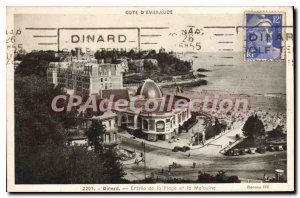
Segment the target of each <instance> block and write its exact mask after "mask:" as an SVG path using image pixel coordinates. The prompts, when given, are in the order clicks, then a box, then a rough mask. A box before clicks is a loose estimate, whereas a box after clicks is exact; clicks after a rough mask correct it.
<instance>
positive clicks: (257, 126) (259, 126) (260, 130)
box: [242, 115, 265, 139]
mask: <svg viewBox="0 0 300 198" xmlns="http://www.w3.org/2000/svg"><path fill="white" fill-rule="evenodd" d="M242 131H243V134H244V136H246V137H248V138H252V139H253V138H257V137H261V136H263V135H264V134H265V128H264V124H263V123H262V121H261V120H260V119H259V118H258V116H257V115H252V116H250V117H249V118H248V119H247V121H246V123H245V125H244V126H243V129H242Z"/></svg>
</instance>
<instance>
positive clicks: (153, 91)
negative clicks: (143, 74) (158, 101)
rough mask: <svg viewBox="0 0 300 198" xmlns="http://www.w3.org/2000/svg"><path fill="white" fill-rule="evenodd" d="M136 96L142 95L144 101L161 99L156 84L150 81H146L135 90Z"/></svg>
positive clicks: (161, 95) (161, 94) (160, 93)
mask: <svg viewBox="0 0 300 198" xmlns="http://www.w3.org/2000/svg"><path fill="white" fill-rule="evenodd" d="M136 95H137V96H138V95H142V96H144V97H145V98H146V99H154V98H162V97H163V93H162V91H161V89H160V88H159V87H158V86H157V84H156V83H155V82H154V81H153V80H151V79H147V80H145V81H144V83H143V84H142V85H140V86H139V88H138V89H137V92H136Z"/></svg>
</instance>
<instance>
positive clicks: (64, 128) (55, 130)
mask: <svg viewBox="0 0 300 198" xmlns="http://www.w3.org/2000/svg"><path fill="white" fill-rule="evenodd" d="M248 10H254V11H255V12H254V11H253V12H248ZM265 10H268V12H265ZM245 13H247V14H245ZM283 13H284V14H283ZM245 18H246V19H245ZM293 27H294V26H293V8H292V7H253V8H251V7H247V8H245V7H7V27H6V28H7V29H6V45H7V53H6V55H7V119H6V120H7V189H8V191H10V192H21V191H22V192H49V191H51V192H58V191H59V192H62V191H65V192H229V191H230V192H245V191H249V192H257V191H263V192H273V191H288V192H293V191H294V190H295V189H294V184H295V175H294V173H295V167H294V162H295V159H294V149H295V147H294V81H293V79H294V70H293V67H294V60H293V58H294V50H293V46H294V42H293V41H294V40H293V34H294V29H293ZM245 35H246V38H245ZM245 40H246V44H245ZM245 48H246V53H245ZM245 60H247V61H245ZM262 60H266V61H262ZM280 60H285V61H280Z"/></svg>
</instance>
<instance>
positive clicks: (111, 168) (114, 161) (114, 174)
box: [103, 148, 125, 183]
mask: <svg viewBox="0 0 300 198" xmlns="http://www.w3.org/2000/svg"><path fill="white" fill-rule="evenodd" d="M103 158H104V162H103V165H104V168H105V174H104V175H107V176H108V177H106V179H105V181H104V182H105V183H120V182H121V181H122V177H123V176H124V175H125V173H124V171H123V168H122V164H121V163H120V159H121V158H120V157H119V155H118V154H117V153H116V151H115V150H114V149H113V148H109V149H108V150H106V151H105V152H104V153H103Z"/></svg>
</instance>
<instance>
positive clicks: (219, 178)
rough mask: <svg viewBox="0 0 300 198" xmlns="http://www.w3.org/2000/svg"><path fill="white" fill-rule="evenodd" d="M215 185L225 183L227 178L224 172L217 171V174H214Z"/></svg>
mask: <svg viewBox="0 0 300 198" xmlns="http://www.w3.org/2000/svg"><path fill="white" fill-rule="evenodd" d="M215 180H216V183H226V181H227V177H226V174H225V171H218V174H216V178H215Z"/></svg>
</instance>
